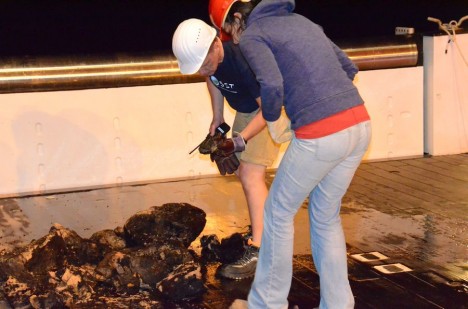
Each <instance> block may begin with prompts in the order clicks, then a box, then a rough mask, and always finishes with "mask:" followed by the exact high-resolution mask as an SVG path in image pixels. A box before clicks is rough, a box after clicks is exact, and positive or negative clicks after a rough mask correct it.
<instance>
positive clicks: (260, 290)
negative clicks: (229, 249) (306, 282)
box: [248, 138, 330, 309]
mask: <svg viewBox="0 0 468 309" xmlns="http://www.w3.org/2000/svg"><path fill="white" fill-rule="evenodd" d="M315 149H316V145H315V142H314V140H298V139H295V138H293V140H292V141H291V143H290V145H289V147H288V149H287V151H286V153H285V155H284V157H283V159H282V160H281V163H280V166H279V167H278V170H277V172H276V176H275V179H274V181H273V184H272V185H271V187H270V192H269V195H268V197H267V200H266V203H265V212H264V220H263V223H264V228H263V235H262V247H261V249H260V254H259V260H258V263H257V270H256V272H255V278H254V282H253V284H252V288H251V290H250V293H249V296H248V303H249V308H251V309H252V308H255V309H257V308H258V309H260V308H261V309H264V308H269V309H277V308H278V309H279V308H281V309H283V308H287V307H288V302H287V296H288V293H289V289H290V286H291V278H292V255H293V243H294V216H295V214H296V212H297V210H298V209H299V207H300V206H301V205H302V203H303V201H304V199H305V198H306V197H307V195H308V194H309V193H310V192H311V190H312V189H313V188H314V187H315V185H316V184H317V183H318V182H319V181H320V180H321V179H322V177H323V176H324V175H325V174H326V173H327V172H328V170H329V169H330V168H329V167H327V166H318V165H317V164H314V160H313V154H314V152H315Z"/></svg>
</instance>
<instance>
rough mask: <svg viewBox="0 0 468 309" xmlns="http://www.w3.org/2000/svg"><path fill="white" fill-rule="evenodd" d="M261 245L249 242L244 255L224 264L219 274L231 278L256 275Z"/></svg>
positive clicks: (236, 278) (239, 278)
mask: <svg viewBox="0 0 468 309" xmlns="http://www.w3.org/2000/svg"><path fill="white" fill-rule="evenodd" d="M259 250H260V248H259V247H257V246H255V245H253V244H251V241H249V242H248V244H247V246H246V249H245V252H244V255H243V256H242V257H241V258H240V259H239V260H237V261H235V262H234V263H231V264H227V265H223V266H222V267H221V268H220V269H219V275H220V276H222V277H225V278H229V279H235V280H241V279H246V278H251V277H253V276H254V275H255V268H256V267H257V260H258V251H259Z"/></svg>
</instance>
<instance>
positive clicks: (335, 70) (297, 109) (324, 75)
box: [240, 0, 363, 130]
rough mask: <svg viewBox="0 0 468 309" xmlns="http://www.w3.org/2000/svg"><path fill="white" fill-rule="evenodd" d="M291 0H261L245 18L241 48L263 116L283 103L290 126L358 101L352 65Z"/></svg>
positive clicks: (276, 112)
mask: <svg viewBox="0 0 468 309" xmlns="http://www.w3.org/2000/svg"><path fill="white" fill-rule="evenodd" d="M294 7H295V2H294V0H263V1H261V2H260V3H259V4H258V5H257V6H256V7H255V8H254V10H253V11H252V12H251V14H250V16H249V17H248V19H247V24H246V29H245V30H244V32H243V34H242V36H241V40H240V47H241V50H242V53H243V54H244V56H245V58H246V60H247V62H248V63H249V65H250V67H251V68H252V70H253V71H254V73H255V75H256V78H257V80H258V82H259V84H260V88H261V98H262V112H263V117H264V118H265V120H266V121H275V120H277V119H278V118H279V116H280V113H281V107H282V105H283V104H284V106H285V109H286V113H287V115H288V116H289V118H290V119H291V128H292V129H294V130H295V129H297V128H300V127H301V126H304V125H307V124H310V123H313V122H316V121H318V120H321V119H324V118H326V117H328V116H331V115H333V114H336V113H339V112H341V111H344V110H346V109H349V108H351V107H354V106H357V105H360V104H363V100H362V98H361V96H360V95H359V92H358V90H357V89H356V87H355V86H354V84H353V82H352V80H353V79H354V76H355V75H356V73H357V72H358V69H357V67H356V65H354V63H353V62H352V61H351V60H350V59H349V58H348V57H347V56H346V54H345V53H344V52H343V51H342V50H340V49H339V48H338V46H336V45H335V44H334V43H333V42H332V41H331V40H330V39H329V38H328V37H327V36H326V35H325V34H324V32H323V30H322V28H321V27H320V26H318V25H317V24H315V23H313V22H312V21H310V20H309V19H307V18H305V17H304V16H301V15H299V14H296V13H293V10H294Z"/></svg>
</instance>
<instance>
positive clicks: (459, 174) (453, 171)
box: [405, 159, 468, 182]
mask: <svg viewBox="0 0 468 309" xmlns="http://www.w3.org/2000/svg"><path fill="white" fill-rule="evenodd" d="M405 163H407V164H409V165H413V166H417V167H419V168H421V169H425V170H428V171H433V172H437V173H439V174H441V175H445V176H448V177H452V178H454V179H458V180H461V181H465V182H466V181H468V172H467V170H466V169H465V168H463V170H462V171H461V170H460V168H457V167H455V168H454V167H453V166H451V165H450V164H447V163H445V164H437V163H429V162H426V161H424V160H414V159H413V160H405Z"/></svg>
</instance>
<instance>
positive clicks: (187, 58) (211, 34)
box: [172, 18, 216, 74]
mask: <svg viewBox="0 0 468 309" xmlns="http://www.w3.org/2000/svg"><path fill="white" fill-rule="evenodd" d="M215 37H216V29H215V28H213V27H211V26H210V25H208V24H207V23H205V22H204V21H202V20H200V19H196V18H191V19H187V20H185V21H183V22H182V23H180V24H179V26H178V27H177V29H176V31H175V32H174V36H173V37H172V52H173V53H174V55H175V56H176V58H177V61H178V63H179V69H180V72H181V73H182V74H194V73H196V72H198V70H199V69H200V67H201V65H202V64H203V61H205V58H206V55H207V54H208V51H209V50H210V46H211V43H213V40H214V38H215Z"/></svg>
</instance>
